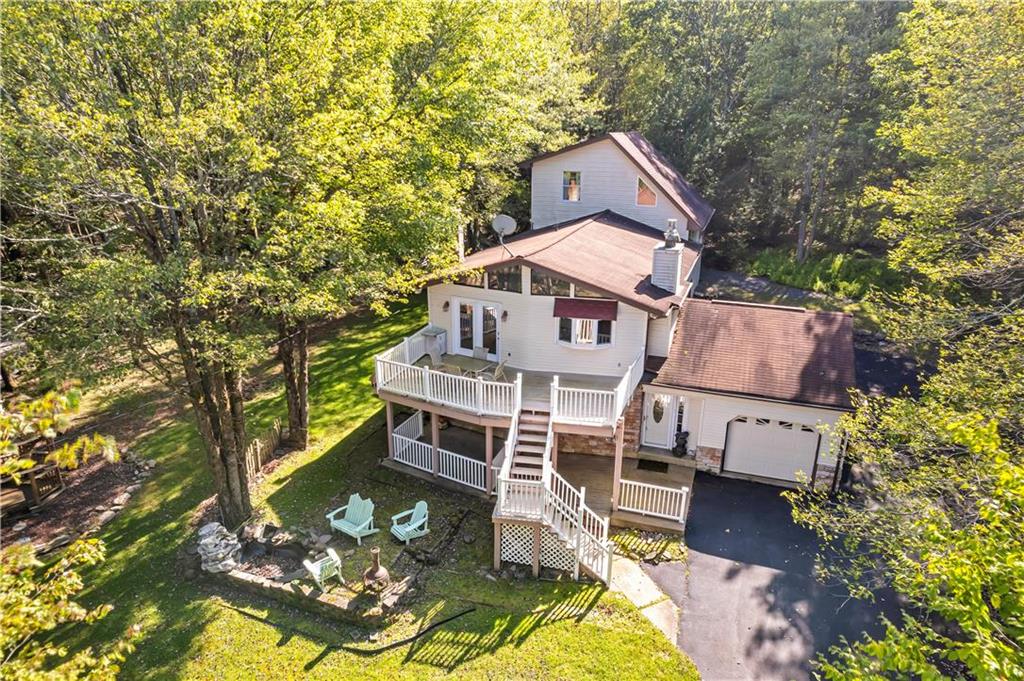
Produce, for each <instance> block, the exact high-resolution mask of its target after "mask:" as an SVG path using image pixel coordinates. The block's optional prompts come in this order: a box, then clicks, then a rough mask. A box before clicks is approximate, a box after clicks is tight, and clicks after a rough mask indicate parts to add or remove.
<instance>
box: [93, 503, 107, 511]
mask: <svg viewBox="0 0 1024 681" xmlns="http://www.w3.org/2000/svg"><path fill="white" fill-rule="evenodd" d="M92 510H93V511H95V512H96V513H103V512H104V511H106V510H107V507H106V506H104V505H103V504H100V505H99V506H97V507H96V508H94V509H92Z"/></svg>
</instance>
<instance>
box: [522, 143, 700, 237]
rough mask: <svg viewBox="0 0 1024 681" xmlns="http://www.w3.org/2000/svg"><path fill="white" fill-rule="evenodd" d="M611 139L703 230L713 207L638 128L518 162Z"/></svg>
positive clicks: (530, 161) (529, 163) (549, 155)
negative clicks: (636, 130)
mask: <svg viewBox="0 0 1024 681" xmlns="http://www.w3.org/2000/svg"><path fill="white" fill-rule="evenodd" d="M603 140H611V141H612V142H614V143H615V145H616V146H617V147H618V148H619V149H621V150H622V152H623V153H624V154H625V155H626V156H627V157H628V158H629V160H631V161H632V162H633V164H634V165H636V166H637V167H638V168H639V169H640V170H642V171H643V172H644V173H645V174H646V175H647V176H648V177H650V178H651V180H653V181H654V183H655V184H656V185H658V188H659V189H660V190H661V191H662V192H663V193H664V194H665V195H666V196H667V197H668V199H669V201H671V202H672V203H673V204H674V205H675V206H676V208H678V209H679V210H681V211H682V212H683V213H685V214H686V215H687V216H688V217H689V218H690V219H691V220H693V221H694V222H695V223H696V224H697V226H698V227H700V228H701V229H702V230H703V229H704V228H706V227H707V226H708V222H710V221H711V216H712V215H714V213H715V209H714V208H712V207H711V204H709V203H708V202H707V201H705V200H704V197H702V196H701V195H700V192H698V191H697V189H696V187H694V186H693V185H692V184H690V183H689V182H687V181H686V179H685V178H684V177H683V176H682V174H681V173H680V172H679V171H678V170H676V168H675V166H673V165H672V163H671V162H670V161H669V160H668V159H667V158H666V157H665V156H664V155H663V154H662V153H661V152H660V151H658V150H657V149H655V148H654V145H653V144H651V143H650V142H649V141H648V140H647V138H646V137H644V136H643V135H641V134H640V133H638V132H635V131H634V132H609V133H607V134H605V135H601V136H599V137H591V138H590V139H587V140H583V141H582V142H578V143H576V144H573V145H571V146H568V147H564V148H562V149H557V150H555V151H549V152H548V153H546V154H541V155H540V156H535V157H534V158H532V159H530V160H529V161H526V162H524V163H522V164H520V165H521V167H523V168H528V167H530V166H532V165H533V164H534V163H536V162H537V161H539V160H541V159H545V158H551V157H552V156H558V155H559V154H564V153H565V152H567V151H572V150H573V149H579V148H580V147H585V146H587V145H588V144H594V143H595V142H601V141H603Z"/></svg>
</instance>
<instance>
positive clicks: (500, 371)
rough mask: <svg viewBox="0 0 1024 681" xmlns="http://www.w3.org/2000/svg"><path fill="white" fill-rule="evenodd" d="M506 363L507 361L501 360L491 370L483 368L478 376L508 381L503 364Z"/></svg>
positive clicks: (489, 379) (491, 379)
mask: <svg viewBox="0 0 1024 681" xmlns="http://www.w3.org/2000/svg"><path fill="white" fill-rule="evenodd" d="M507 364H508V362H507V361H505V360H502V361H500V362H498V365H497V366H496V367H494V369H493V370H490V369H488V370H485V371H482V372H480V374H479V375H480V377H481V378H485V379H487V380H488V381H505V382H508V376H506V375H505V366H506V365H507Z"/></svg>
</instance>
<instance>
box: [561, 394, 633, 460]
mask: <svg viewBox="0 0 1024 681" xmlns="http://www.w3.org/2000/svg"><path fill="white" fill-rule="evenodd" d="M643 403H644V398H643V391H641V390H640V386H637V388H636V391H635V392H634V393H633V397H632V398H631V399H630V401H629V404H627V405H626V409H625V411H624V412H623V422H622V427H623V433H622V451H623V453H624V454H625V455H626V456H629V455H630V454H636V452H637V451H638V450H639V449H640V426H641V421H642V418H643ZM558 451H559V452H566V453H568V454H593V455H595V456H615V438H614V437H607V436H603V435H577V434H575V433H559V434H558Z"/></svg>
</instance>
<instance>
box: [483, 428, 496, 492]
mask: <svg viewBox="0 0 1024 681" xmlns="http://www.w3.org/2000/svg"><path fill="white" fill-rule="evenodd" d="M493 459H494V426H484V465H485V466H486V468H484V489H485V491H486V492H487V494H488V495H490V493H491V490H492V489H494V480H493V476H494V471H493V470H491V462H492V460H493Z"/></svg>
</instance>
